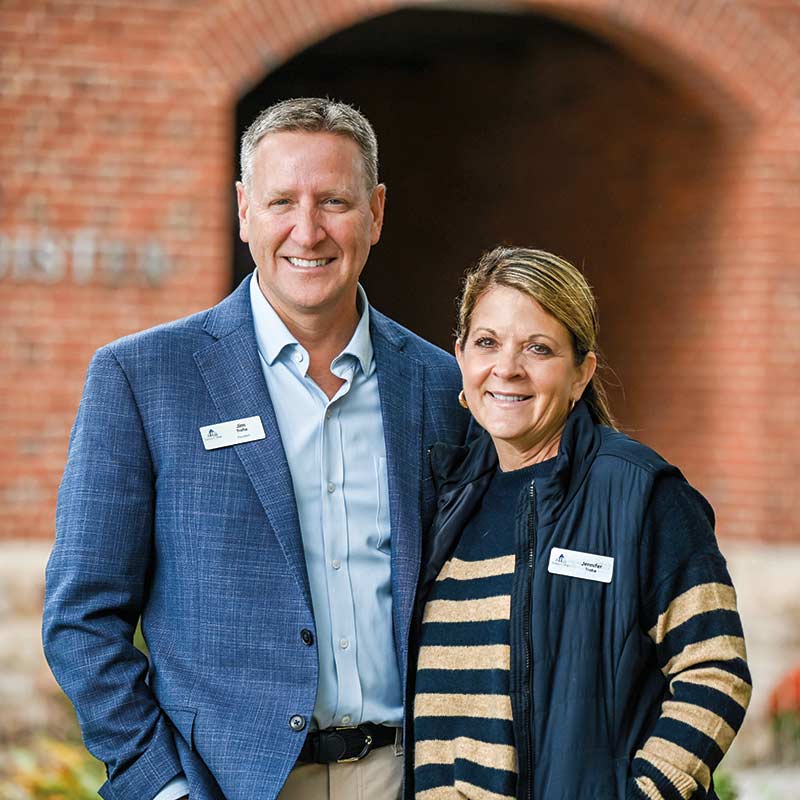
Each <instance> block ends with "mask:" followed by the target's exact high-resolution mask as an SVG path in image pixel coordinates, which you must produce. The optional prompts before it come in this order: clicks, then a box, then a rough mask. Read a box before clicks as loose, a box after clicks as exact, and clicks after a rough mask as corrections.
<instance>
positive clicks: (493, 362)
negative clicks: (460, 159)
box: [406, 248, 750, 800]
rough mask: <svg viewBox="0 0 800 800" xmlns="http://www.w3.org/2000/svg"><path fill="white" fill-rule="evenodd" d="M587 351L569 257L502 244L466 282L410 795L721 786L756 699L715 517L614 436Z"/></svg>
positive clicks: (611, 794)
mask: <svg viewBox="0 0 800 800" xmlns="http://www.w3.org/2000/svg"><path fill="white" fill-rule="evenodd" d="M596 353H597V316H596V307H595V301H594V297H593V295H592V292H591V289H590V288H589V286H588V285H587V283H586V281H585V280H584V278H583V276H582V275H581V274H580V273H579V272H578V271H577V270H576V269H575V268H574V267H572V266H571V265H570V264H568V263H567V262H565V261H563V260H562V259H560V258H558V257H557V256H554V255H551V254H549V253H545V252H542V251H537V250H528V249H524V248H497V249H495V250H493V251H491V252H490V253H488V254H486V255H485V256H484V257H483V258H482V259H481V261H480V262H479V263H478V265H477V266H476V267H475V268H474V269H473V270H472V271H471V272H470V273H469V274H468V276H467V279H466V282H465V286H464V292H463V296H462V299H461V309H460V314H459V330H458V340H457V343H456V356H457V358H458V362H459V365H460V367H461V372H462V376H463V385H464V390H463V393H462V395H461V396H460V399H461V401H462V405H465V406H466V407H468V408H469V410H470V411H471V413H472V414H473V416H474V418H475V420H476V421H477V422H478V423H479V425H480V426H481V428H483V431H481V433H480V435H478V436H477V437H476V438H475V439H474V440H473V441H472V443H471V444H470V445H469V446H468V447H464V448H453V447H450V446H444V445H437V446H436V447H434V448H433V450H432V453H431V462H432V466H433V473H434V478H435V480H436V481H437V488H438V490H439V496H440V500H439V507H438V511H437V515H436V518H435V520H434V522H433V527H432V530H431V532H430V535H429V538H428V540H427V542H426V553H425V556H424V558H423V565H424V566H423V573H422V575H421V576H420V586H419V595H418V601H417V609H416V615H415V623H414V633H413V639H412V647H413V651H412V652H413V654H414V656H415V657H416V662H415V661H414V656H412V661H411V663H412V665H413V664H414V663H415V667H414V666H412V669H411V675H410V680H409V687H410V691H411V692H414V693H415V694H414V696H413V700H412V702H413V722H411V723H410V726H413V729H412V727H409V730H407V737H406V741H407V742H409V743H410V745H411V747H412V748H413V751H414V752H413V758H409V760H408V761H409V765H413V780H412V776H411V775H409V776H408V780H407V782H406V784H407V797H409V798H410V797H416V798H417V799H418V800H439V799H440V798H462V797H465V798H479V799H480V800H484V799H485V798H492V799H495V798H498V799H499V798H515V797H516V798H536V800H560V799H561V798H563V800H606V799H608V800H610V799H611V798H614V800H626V799H627V800H630V799H631V798H643V799H644V798H665V799H667V798H668V799H669V800H672V799H673V798H676V799H677V798H688V797H693V798H706V797H714V796H715V795H714V792H713V784H712V779H711V775H712V773H713V770H714V768H715V767H716V766H717V764H718V763H719V760H720V759H721V758H722V755H723V754H724V752H725V751H726V750H727V748H728V746H729V745H730V743H731V740H732V739H733V737H734V735H735V732H736V731H737V730H738V728H739V726H740V724H741V722H742V718H743V716H744V712H745V708H746V707H747V703H748V701H749V697H750V675H749V672H748V669H747V664H746V661H745V648H744V640H743V638H742V628H741V623H740V620H739V616H738V613H737V611H736V597H735V593H734V590H733V586H732V585H731V580H730V577H729V575H728V571H727V569H726V567H725V561H724V559H723V558H722V556H721V555H720V552H719V550H718V548H717V543H716V540H715V538H714V531H713V520H714V517H713V512H712V510H711V507H710V506H709V505H708V503H707V502H706V501H705V500H704V499H703V497H701V496H700V494H699V493H698V492H696V491H695V490H694V489H693V488H692V487H691V486H689V484H688V483H687V482H686V481H685V479H684V478H683V476H682V475H681V473H680V472H679V471H678V470H677V469H676V468H675V467H672V466H670V465H669V464H667V462H666V461H664V460H663V459H662V458H661V457H660V456H658V455H657V454H656V453H654V452H653V451H652V450H650V449H649V448H647V447H645V446H644V445H642V444H639V443H638V442H635V441H633V440H632V439H630V438H628V437H627V436H625V435H623V434H621V433H619V432H617V431H616V430H615V428H614V422H613V418H612V416H611V414H610V412H609V408H608V403H607V400H606V395H605V392H604V390H603V387H602V384H601V382H600V380H599V377H598V375H597V373H596V367H597V355H596ZM409 717H411V715H409ZM412 787H413V788H412Z"/></svg>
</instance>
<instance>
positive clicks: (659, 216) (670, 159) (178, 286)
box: [0, 0, 800, 541]
mask: <svg viewBox="0 0 800 800" xmlns="http://www.w3.org/2000/svg"><path fill="white" fill-rule="evenodd" d="M529 5H530V7H531V9H532V10H533V11H536V12H538V13H541V14H544V15H549V16H550V17H552V18H553V19H558V20H560V21H562V22H564V23H568V24H570V25H573V26H575V27H576V28H578V29H580V30H582V31H584V32H585V33H587V34H590V35H592V36H595V37H597V38H598V39H599V40H601V41H603V42H605V47H606V52H605V54H604V52H603V51H602V48H600V49H599V50H597V51H596V52H595V53H594V55H592V52H590V51H591V48H589V50H586V51H585V52H578V51H576V50H574V49H573V50H569V51H565V52H564V54H563V58H564V60H563V61H561V62H559V60H558V59H559V57H560V56H559V52H558V48H555V47H554V48H551V51H550V52H548V53H547V60H546V62H544V63H543V64H542V63H540V64H539V65H538V67H539V69H540V73H541V74H539V77H538V85H539V87H540V90H541V92H542V93H543V94H544V95H546V94H547V92H548V91H550V90H552V89H553V88H554V87H556V88H557V87H558V86H560V85H563V84H564V83H569V81H570V75H575V74H577V75H580V74H583V75H585V76H588V77H587V80H588V81H589V82H591V80H595V81H596V89H597V90H596V91H595V92H594V93H593V94H592V95H591V96H590V97H588V98H586V99H585V101H581V100H580V98H579V100H578V102H577V104H573V106H572V107H571V108H566V109H565V110H564V109H562V116H561V118H559V119H557V120H553V119H550V120H542V119H540V118H537V115H536V113H535V109H529V110H528V113H523V114H521V115H511V114H510V115H508V120H512V119H515V120H516V124H515V125H512V124H511V122H510V121H509V122H508V128H507V130H508V131H509V135H510V136H511V137H512V138H514V137H516V139H515V140H514V141H513V142H512V146H511V148H510V149H509V150H507V151H506V150H503V151H502V152H496V151H495V152H492V150H491V147H485V149H483V150H481V148H480V145H481V144H482V142H481V135H480V134H481V125H485V126H486V130H487V131H490V130H491V123H492V119H491V115H490V114H488V115H486V116H485V117H484V116H483V113H485V112H484V110H483V109H476V112H477V119H476V122H475V125H474V126H473V129H472V138H471V139H469V140H467V139H464V140H462V141H461V142H455V143H453V142H452V141H451V143H450V144H448V142H447V141H439V142H435V143H434V144H436V146H437V148H438V147H441V150H438V149H433V150H431V155H430V161H431V162H435V161H442V160H443V159H444V158H445V157H446V156H447V155H448V148H451V149H452V150H453V151H455V152H460V153H461V156H462V157H463V158H464V159H466V158H467V157H468V156H469V155H470V154H472V153H473V152H477V154H478V157H479V158H480V159H482V161H481V163H482V164H483V167H482V168H481V167H480V166H479V167H478V168H477V170H476V171H477V172H478V173H481V169H483V173H484V175H488V174H489V173H491V171H492V170H496V169H498V167H497V164H496V163H495V162H496V161H498V160H500V161H502V159H503V158H505V157H508V159H511V158H512V157H514V158H516V162H515V163H518V164H519V173H520V174H519V176H517V177H518V179H517V180H516V181H512V182H511V183H512V186H513V188H514V193H508V196H504V197H503V198H502V202H498V200H497V198H491V200H492V203H491V209H490V210H489V211H486V210H485V209H486V207H485V206H480V207H479V208H477V210H475V209H469V208H468V209H463V208H459V207H458V206H457V205H456V206H455V207H454V205H453V203H449V204H447V205H446V206H445V207H444V209H443V212H444V213H443V214H442V218H441V219H440V221H439V229H440V231H444V230H445V229H446V228H447V226H448V225H449V224H451V219H452V225H453V226H461V227H460V230H471V229H474V228H475V227H476V225H477V224H478V223H484V224H485V223H486V220H487V218H488V217H492V223H491V226H489V227H488V228H487V230H488V231H489V232H491V234H492V235H493V236H497V238H503V239H510V238H513V237H512V236H508V235H502V231H503V230H504V226H505V225H507V226H508V230H509V231H512V232H513V233H514V234H515V235H519V236H521V235H523V234H524V233H526V232H528V231H530V234H529V235H533V234H536V233H537V231H541V235H540V237H539V238H540V239H541V240H543V241H542V243H545V244H546V243H547V242H548V241H552V242H553V244H552V245H548V246H553V248H554V249H560V250H562V251H563V252H565V254H567V255H570V256H572V257H573V258H575V259H576V260H578V261H584V263H585V264H586V268H587V271H588V272H589V274H590V277H591V278H592V280H593V281H594V282H595V283H596V285H597V288H598V293H599V295H600V298H601V303H602V310H603V320H604V323H605V333H604V342H605V346H606V350H607V351H608V354H609V356H610V358H611V359H612V361H613V363H614V366H615V368H616V369H617V372H618V373H619V374H620V376H621V378H622V379H623V382H624V383H625V385H626V388H627V392H626V400H625V402H624V405H622V406H621V408H622V411H623V413H622V417H623V422H624V423H625V424H626V425H627V426H628V427H630V428H631V429H632V430H634V431H635V432H639V434H640V435H641V437H642V438H644V439H646V440H647V441H648V442H650V443H652V444H654V445H655V446H656V447H658V448H659V449H661V450H662V451H664V452H665V453H666V454H667V455H668V456H669V457H671V458H672V459H674V460H675V461H677V462H678V463H680V464H681V466H683V467H684V468H685V471H686V472H687V474H688V475H689V476H690V478H692V480H693V481H694V482H695V483H697V484H698V485H699V486H700V488H702V489H703V490H704V491H705V492H706V493H707V494H708V495H709V497H710V498H711V500H712V502H713V503H714V504H715V506H716V507H717V508H718V510H719V512H720V513H719V515H720V531H721V535H722V536H723V537H731V538H733V537H738V538H741V539H749V540H787V541H792V540H794V541H796V540H797V539H798V524H797V522H796V518H797V514H798V510H800V509H799V508H798V503H799V501H798V499H797V498H798V493H797V492H796V491H794V488H793V478H794V476H795V473H796V472H797V469H798V467H799V466H800V463H798V462H799V461H800V455H799V454H800V448H799V447H798V443H799V442H798V439H799V438H800V434H798V430H800V426H798V422H799V421H800V420H798V417H799V416H800V412H798V404H797V401H796V397H797V395H798V389H800V378H798V369H797V366H798V363H800V326H798V322H800V300H798V282H800V277H798V276H800V271H798V266H800V265H798V260H800V257H798V253H800V225H798V222H800V200H798V197H799V196H800V103H799V102H798V92H800V79H798V78H799V77H800V75H799V73H800V50H799V49H798V48H797V47H796V42H797V39H798V31H799V29H800V10H798V6H797V4H796V3H793V2H777V1H766V0H765V1H764V2H756V1H755V0H751V2H745V1H744V0H741V1H740V2H724V3H723V2H714V0H709V2H707V3H685V2H678V0H651V1H650V0H637V2H625V1H624V0H583V2H578V1H577V0H564V2H556V1H555V0H552V1H551V2H530V3H529ZM439 7H440V8H441V7H442V6H441V5H440V6H439ZM445 7H446V6H445ZM383 10H387V11H388V10H390V6H389V5H382V4H377V3H373V4H365V3H357V2H351V1H350V0H346V1H344V0H340V1H339V2H334V1H333V0H328V2H324V3H323V2H314V0H309V2H307V3H305V4H304V5H302V6H297V5H296V4H295V3H290V2H289V0H285V1H284V0H281V1H280V2H277V1H272V0H270V1H269V2H267V1H266V0H263V1H262V2H256V0H238V1H235V0H231V2H185V0H139V1H138V2H136V3H134V2H132V1H131V2H123V1H122V0H85V2H78V0H75V2H70V0H60V1H59V2H44V0H41V1H40V2H36V3H30V2H22V0H7V1H6V2H5V3H4V4H3V5H2V7H0V176H1V177H0V303H2V308H3V311H4V313H3V316H2V320H1V321H0V342H2V345H1V346H0V385H1V386H2V393H1V394H0V430H2V431H3V434H4V448H3V458H2V460H0V539H12V538H44V539H47V538H49V537H50V536H51V535H52V524H53V502H54V497H55V491H56V487H57V483H58V479H59V476H60V472H61V470H62V468H63V461H64V455H65V452H66V442H67V436H68V431H69V427H70V425H71V421H72V418H73V416H74V413H75V408H76V404H77V400H78V398H79V396H80V389H81V385H82V381H83V376H84V373H85V366H86V363H87V361H88V358H89V357H90V355H91V352H92V351H93V350H94V349H95V348H96V347H97V346H99V345H100V344H102V343H105V342H107V341H109V340H111V339H113V338H115V337H117V336H119V335H122V334H124V333H127V332H130V331H133V330H137V329H140V328H143V327H147V326H149V325H152V324H156V323H158V322H161V321H164V320H167V319H171V318H174V317H177V316H181V315H184V314H187V313H190V312H192V311H194V310H197V309H200V308H203V307H205V306H207V305H209V304H211V303H213V302H214V301H215V300H217V299H218V298H219V297H221V296H222V295H223V294H224V293H225V291H226V290H227V288H228V286H229V283H230V231H229V220H230V215H231V211H230V203H231V198H232V194H231V191H230V183H231V181H232V179H233V174H232V156H231V154H232V151H233V147H234V141H233V139H234V134H233V130H234V127H233V126H234V123H233V115H234V108H235V104H236V102H237V101H238V100H239V98H240V97H241V96H242V95H243V94H244V93H245V92H246V91H247V90H248V89H249V88H250V87H252V86H253V85H255V84H256V83H257V82H258V81H260V80H261V79H262V78H263V77H264V75H265V74H267V73H268V72H269V71H270V70H272V69H274V68H276V67H278V66H279V65H280V63H281V62H282V61H284V60H286V59H288V58H290V57H291V56H293V55H294V54H296V53H297V52H299V51H300V50H302V49H303V48H304V47H306V46H308V45H310V44H312V43H313V42H315V41H316V40H318V39H320V38H321V37H323V36H325V35H328V34H330V33H333V32H334V31H336V30H339V29H341V28H343V27H346V26H347V25H350V24H351V23H354V22H357V21H359V20H362V19H364V18H365V17H366V16H369V15H373V14H378V13H380V12H381V11H383ZM615 52H616V53H618V57H617V56H615V55H614V53H615ZM620 58H622V59H623V60H626V61H625V63H627V64H628V67H627V69H628V70H629V74H627V75H626V74H625V72H624V69H623V67H621V66H620V64H621V63H622V62H621V61H620ZM637 65H641V67H642V70H644V71H643V72H641V73H639V72H637ZM621 69H622V72H620V70H621ZM548 70H549V73H548ZM548 76H549V77H548ZM506 78H507V79H508V82H506ZM506 78H504V77H503V75H496V76H487V88H486V90H487V91H494V92H495V93H496V94H497V96H498V98H499V99H500V100H502V97H503V94H502V93H503V91H504V90H505V89H507V88H509V87H510V88H513V84H512V82H511V79H510V76H508V75H507V76H506ZM490 79H491V80H490ZM456 80H457V76H451V79H450V82H449V83H446V84H443V85H442V86H441V87H440V91H441V93H442V98H446V96H447V94H448V91H449V90H450V89H452V91H453V93H454V95H456V96H458V95H459V92H460V95H461V96H463V97H464V98H465V99H468V97H469V93H470V87H466V88H464V87H461V88H459V87H458V86H457V85H456V84H455V81H456ZM562 88H563V86H562ZM567 88H568V87H567ZM376 89H378V90H379V89H380V87H376ZM517 89H519V87H518V86H517ZM421 99H422V98H421ZM410 101H411V102H413V96H411V97H410ZM435 101H436V98H435V96H433V95H431V94H428V95H427V96H426V97H425V100H424V102H427V103H434V102H435ZM494 122H495V124H497V120H495V121H494ZM556 123H560V125H559V124H556ZM379 130H380V128H379ZM587 131H591V135H587ZM487 135H488V134H487ZM390 138H391V137H390ZM476 143H477V145H476ZM531 143H534V144H535V143H538V144H539V145H540V147H541V148H545V149H546V152H547V153H548V159H547V160H546V161H545V162H542V163H543V165H544V166H543V167H542V168H541V170H543V174H544V177H546V178H547V181H549V182H550V184H551V185H553V184H558V182H559V179H560V177H561V176H562V175H566V174H570V175H573V176H574V180H576V181H578V179H580V180H579V182H578V183H577V184H576V185H574V186H564V185H562V186H561V189H560V191H559V192H551V194H550V198H548V202H541V201H539V202H538V206H537V205H536V203H534V206H535V207H536V208H537V210H538V213H537V215H536V217H537V219H539V220H542V219H543V220H544V222H543V223H542V224H541V226H540V227H535V226H534V227H533V228H526V227H525V225H527V222H528V220H527V218H525V209H526V207H527V206H526V203H527V202H528V198H527V196H526V193H525V192H526V189H527V188H528V186H529V185H530V184H531V182H532V181H533V179H534V178H535V177H537V175H540V174H541V170H540V173H537V175H534V174H533V172H534V170H533V167H531V166H530V165H529V164H526V162H525V160H524V159H525V153H526V148H527V147H528V146H529V145H530V144H531ZM483 144H484V145H485V144H486V142H483ZM489 144H491V142H489ZM476 148H477V149H476ZM384 149H385V143H384ZM576 154H577V155H576ZM566 155H570V156H576V157H579V158H580V159H582V160H580V162H579V164H580V171H579V172H576V171H575V170H572V172H570V170H568V169H560V163H562V161H560V158H561V159H563V157H564V156H566ZM386 158H387V163H388V162H389V161H391V160H392V158H394V160H395V162H398V160H399V156H398V155H397V154H395V155H394V156H392V155H386ZM492 159H494V161H493V160H492ZM640 168H641V169H640ZM612 178H616V181H614V182H613V186H612V185H610V184H609V181H610V180H611V179H612ZM612 189H613V191H611V190H612ZM589 190H591V191H589ZM398 194H399V192H398ZM393 201H394V195H392V194H390V207H389V213H390V215H391V214H392V213H393V211H392V205H391V204H392V202H393ZM473 212H474V213H473ZM437 213H438V210H437ZM471 213H473V216H470V214H471ZM399 216H400V214H399ZM411 222H413V220H410V221H409V224H410V223H411ZM389 224H390V225H391V216H390V218H389ZM453 230H454V231H458V230H459V228H458V227H453ZM517 231H519V232H520V233H519V234H517V233H516V232H517ZM548 232H549V233H548ZM391 235H393V236H395V241H400V240H401V239H402V238H403V236H402V229H397V230H396V231H394V232H393V233H392V234H391ZM443 235H444V234H443ZM548 236H549V237H550V238H549V239H548ZM388 237H389V233H388V232H387V242H386V243H384V244H386V245H387V247H388V244H389V239H388ZM451 238H453V239H455V238H457V237H456V236H453V235H451ZM465 249H466V248H465ZM476 254H477V253H473V252H472V251H471V250H470V252H469V254H467V253H466V252H465V254H464V257H463V260H462V257H461V255H460V254H459V258H458V259H455V258H454V259H453V266H452V267H451V269H453V270H457V271H460V269H461V268H462V267H463V265H464V264H463V261H467V260H471V259H472V258H473V257H474V255H476ZM387 258H388V256H387ZM456 261H458V263H457V264H456V263H455V262H456ZM387 274H389V275H391V274H392V273H391V272H388V273H387ZM371 279H373V278H371ZM373 280H374V283H375V289H374V292H375V293H376V295H377V296H380V295H381V293H384V294H388V293H389V292H388V291H387V289H386V288H385V287H387V286H390V285H391V283H389V282H388V281H382V280H378V278H377V277H375V278H374V279H373ZM447 285H448V286H449V285H451V284H450V283H448V284H447ZM381 287H384V288H381ZM384 305H385V304H384ZM450 309H451V306H449V305H448V306H447V307H445V308H442V310H441V312H439V313H441V314H449V313H450ZM398 314H399V315H401V316H402V314H403V309H402V308H401V309H398ZM448 326H449V323H448Z"/></svg>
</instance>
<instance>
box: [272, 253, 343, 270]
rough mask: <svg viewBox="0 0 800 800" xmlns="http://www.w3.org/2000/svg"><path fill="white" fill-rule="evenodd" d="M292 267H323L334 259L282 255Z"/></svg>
mask: <svg viewBox="0 0 800 800" xmlns="http://www.w3.org/2000/svg"><path fill="white" fill-rule="evenodd" d="M284 257H285V258H286V260H287V261H288V262H289V263H290V264H291V265H292V266H294V267H306V268H309V267H324V266H327V265H328V264H330V263H331V261H334V260H335V259H333V258H296V257H295V256H284Z"/></svg>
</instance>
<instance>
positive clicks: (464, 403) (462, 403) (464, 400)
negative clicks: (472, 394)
mask: <svg viewBox="0 0 800 800" xmlns="http://www.w3.org/2000/svg"><path fill="white" fill-rule="evenodd" d="M458 404H459V405H460V406H461V408H466V409H467V411H469V406H468V405H467V398H466V397H465V396H464V390H463V389H462V390H461V391H460V392H459V393H458Z"/></svg>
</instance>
